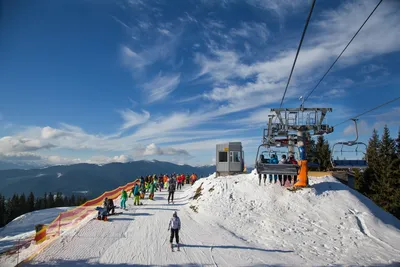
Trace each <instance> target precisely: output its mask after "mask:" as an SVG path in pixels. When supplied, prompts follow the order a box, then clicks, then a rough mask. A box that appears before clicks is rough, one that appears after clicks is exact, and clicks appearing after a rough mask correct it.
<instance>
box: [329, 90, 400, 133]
mask: <svg viewBox="0 0 400 267" xmlns="http://www.w3.org/2000/svg"><path fill="white" fill-rule="evenodd" d="M397 100H400V96H398V97H396V98H394V99H392V100H390V101H387V102H385V103H383V104H380V105H379V106H376V107H374V108H372V109H370V110H367V111H365V112H363V113H361V114H358V115H357V116H354V117H351V118H350V119H347V120H344V121H342V122H341V123H338V124H336V125H335V126H333V128H335V127H336V126H339V125H341V124H343V123H345V122H347V121H350V120H352V119H357V118H359V117H361V116H363V115H365V114H367V113H370V112H372V111H374V110H377V109H379V108H381V107H383V106H386V105H388V104H390V103H393V102H395V101H397Z"/></svg>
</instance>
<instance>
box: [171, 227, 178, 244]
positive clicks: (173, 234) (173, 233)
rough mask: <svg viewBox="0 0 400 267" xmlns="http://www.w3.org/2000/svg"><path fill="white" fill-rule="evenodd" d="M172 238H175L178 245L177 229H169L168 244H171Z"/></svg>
mask: <svg viewBox="0 0 400 267" xmlns="http://www.w3.org/2000/svg"><path fill="white" fill-rule="evenodd" d="M174 236H175V240H176V243H177V244H179V229H171V237H170V238H169V243H171V244H172V241H173V240H174Z"/></svg>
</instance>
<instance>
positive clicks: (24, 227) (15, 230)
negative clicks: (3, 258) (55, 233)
mask: <svg viewBox="0 0 400 267" xmlns="http://www.w3.org/2000/svg"><path fill="white" fill-rule="evenodd" d="M72 208H73V207H60V208H52V209H44V210H38V211H34V212H29V213H26V214H23V215H21V216H19V217H17V218H15V219H14V220H13V221H12V222H10V223H8V224H7V225H6V226H4V227H2V228H0V252H2V251H4V250H6V249H7V248H9V247H10V246H13V245H14V243H15V242H17V241H18V240H20V239H24V238H27V237H30V236H32V235H34V234H35V225H36V224H49V223H50V222H52V221H53V220H54V219H55V218H56V217H57V216H58V214H59V213H60V212H63V211H66V210H69V209H72Z"/></svg>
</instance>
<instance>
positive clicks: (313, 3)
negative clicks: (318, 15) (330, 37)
mask: <svg viewBox="0 0 400 267" xmlns="http://www.w3.org/2000/svg"><path fill="white" fill-rule="evenodd" d="M315 1H316V0H313V2H312V4H311V8H310V12H309V13H308V17H307V21H306V25H305V26H304V30H303V34H302V35H301V39H300V43H299V47H297V52H296V57H295V58H294V62H293V66H292V70H291V71H290V75H289V78H288V81H287V84H286V88H285V92H284V93H283V96H282V100H281V105H280V108H282V105H283V100H284V99H285V96H286V92H287V89H288V87H289V84H290V79H291V78H292V74H293V70H294V67H295V66H296V61H297V57H298V56H299V52H300V48H301V44H302V43H303V39H304V36H305V35H306V31H307V27H308V23H309V22H310V18H311V14H312V12H313V9H314V6H315Z"/></svg>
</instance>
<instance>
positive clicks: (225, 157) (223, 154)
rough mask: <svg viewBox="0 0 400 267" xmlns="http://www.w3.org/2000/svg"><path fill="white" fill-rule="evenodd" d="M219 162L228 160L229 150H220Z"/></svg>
mask: <svg viewBox="0 0 400 267" xmlns="http://www.w3.org/2000/svg"><path fill="white" fill-rule="evenodd" d="M219 162H228V152H219Z"/></svg>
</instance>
